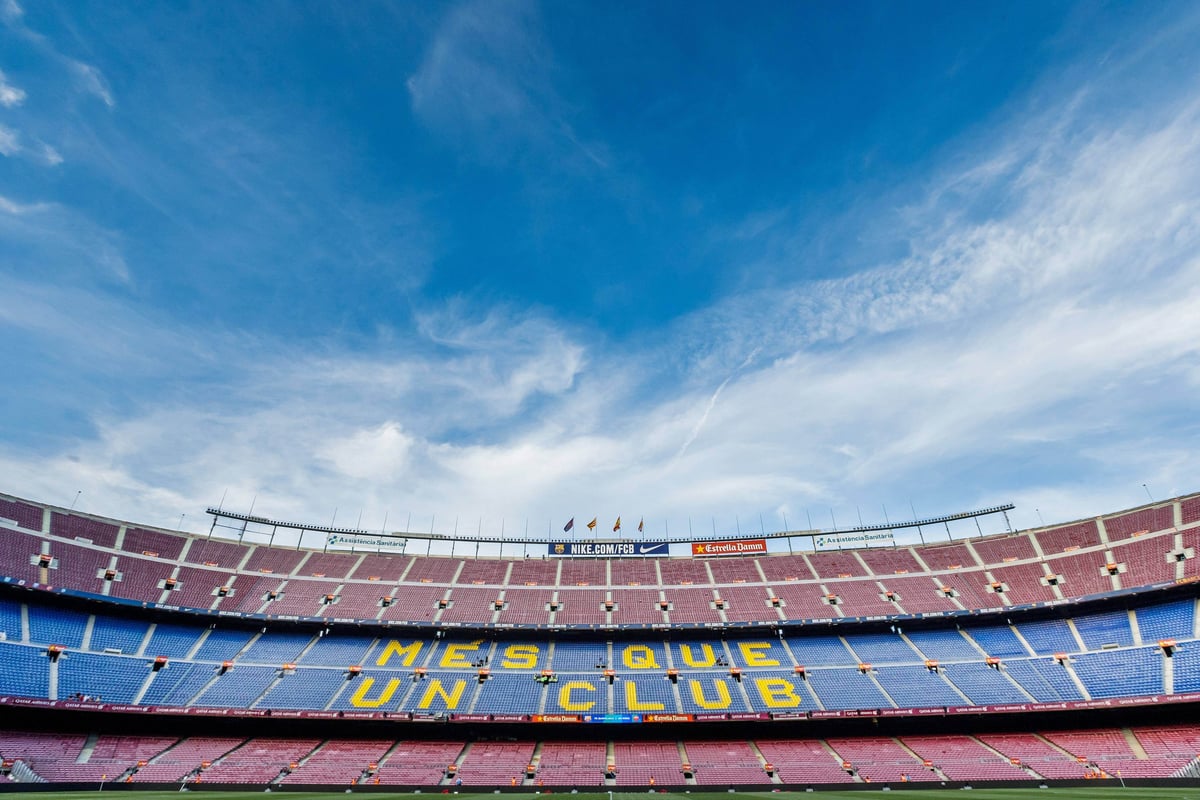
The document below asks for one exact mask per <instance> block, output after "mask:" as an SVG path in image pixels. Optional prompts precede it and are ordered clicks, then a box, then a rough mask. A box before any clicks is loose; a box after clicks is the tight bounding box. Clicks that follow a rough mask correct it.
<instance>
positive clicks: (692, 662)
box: [679, 644, 717, 667]
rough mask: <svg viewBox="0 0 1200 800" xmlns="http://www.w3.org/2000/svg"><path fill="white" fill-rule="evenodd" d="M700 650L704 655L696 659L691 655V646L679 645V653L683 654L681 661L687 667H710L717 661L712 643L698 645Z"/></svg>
mask: <svg viewBox="0 0 1200 800" xmlns="http://www.w3.org/2000/svg"><path fill="white" fill-rule="evenodd" d="M700 652H701V653H702V654H703V655H704V657H703V659H697V658H696V657H695V656H693V655H692V646H691V645H690V644H681V645H679V655H681V656H683V663H684V664H687V665H688V666H689V667H711V666H712V665H713V664H716V663H717V656H716V654H715V653H713V649H712V645H710V644H702V645H700Z"/></svg>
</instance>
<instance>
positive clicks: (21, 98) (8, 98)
mask: <svg viewBox="0 0 1200 800" xmlns="http://www.w3.org/2000/svg"><path fill="white" fill-rule="evenodd" d="M24 102H25V91H24V90H23V89H21V88H19V87H17V86H13V85H12V84H11V83H9V80H8V77H7V76H5V74H4V73H3V72H2V71H0V106H4V107H5V108H15V107H16V106H19V105H21V103H24Z"/></svg>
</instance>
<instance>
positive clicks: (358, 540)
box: [325, 533, 408, 550]
mask: <svg viewBox="0 0 1200 800" xmlns="http://www.w3.org/2000/svg"><path fill="white" fill-rule="evenodd" d="M406 544H408V541H407V540H406V539H396V538H393V537H391V536H363V535H360V534H356V533H331V534H329V535H328V536H326V537H325V547H326V548H335V549H338V550H349V549H351V548H354V547H364V548H369V549H371V550H403V549H404V546H405V545H406Z"/></svg>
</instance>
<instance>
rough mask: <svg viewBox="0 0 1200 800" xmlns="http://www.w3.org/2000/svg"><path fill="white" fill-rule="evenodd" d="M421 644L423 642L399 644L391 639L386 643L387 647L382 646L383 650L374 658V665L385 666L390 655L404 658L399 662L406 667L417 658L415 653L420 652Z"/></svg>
mask: <svg viewBox="0 0 1200 800" xmlns="http://www.w3.org/2000/svg"><path fill="white" fill-rule="evenodd" d="M422 644H423V642H410V643H409V644H400V643H399V642H397V641H396V640H395V639H393V640H392V641H390V642H388V643H387V647H385V648H383V652H382V653H380V654H379V658H377V659H375V666H377V667H386V666H387V663H388V662H389V661H391V660H392V656H401V657H402V658H403V659H404V661H403V662H401V663H403V664H404V666H406V667H411V666H412V665H413V662H414V661H416V660H417V653H419V652H421V645H422Z"/></svg>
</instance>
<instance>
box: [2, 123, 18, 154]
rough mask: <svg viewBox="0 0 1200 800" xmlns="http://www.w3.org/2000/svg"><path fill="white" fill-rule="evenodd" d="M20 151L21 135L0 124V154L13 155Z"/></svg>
mask: <svg viewBox="0 0 1200 800" xmlns="http://www.w3.org/2000/svg"><path fill="white" fill-rule="evenodd" d="M19 152H21V137H20V136H18V135H17V132H16V131H14V130H13V129H12V128H8V127H5V126H4V125H0V155H3V156H15V155H16V154H17V153H19Z"/></svg>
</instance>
